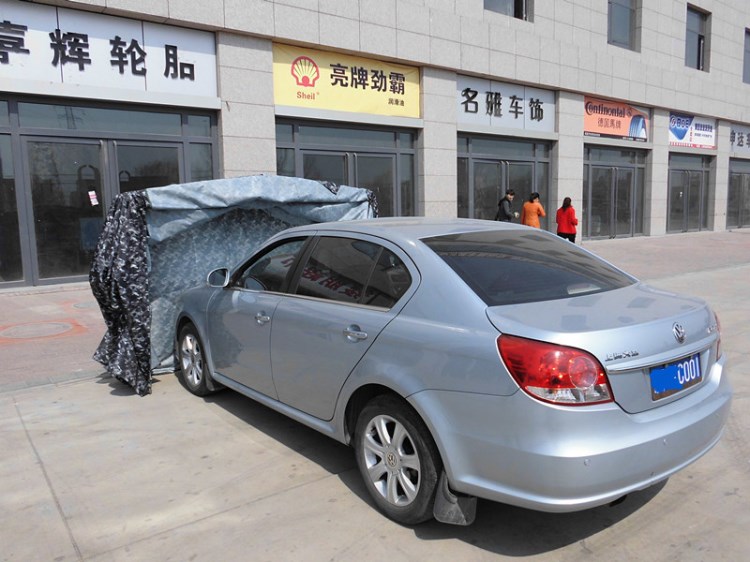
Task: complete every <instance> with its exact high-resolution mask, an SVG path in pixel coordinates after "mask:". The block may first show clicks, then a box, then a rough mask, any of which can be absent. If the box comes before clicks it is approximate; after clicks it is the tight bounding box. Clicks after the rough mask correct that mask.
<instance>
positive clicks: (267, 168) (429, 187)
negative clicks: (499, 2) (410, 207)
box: [41, 0, 750, 235]
mask: <svg viewBox="0 0 750 562" xmlns="http://www.w3.org/2000/svg"><path fill="white" fill-rule="evenodd" d="M41 3H49V4H55V5H58V6H63V7H67V8H74V9H81V10H90V11H97V12H102V13H105V14H109V15H117V16H123V17H127V18H131V19H139V20H147V21H154V22H158V23H164V24H169V25H175V26H182V27H189V28H195V29H200V30H204V31H210V32H213V33H215V37H216V45H217V50H216V53H217V65H218V95H219V97H220V99H221V109H220V110H219V114H218V126H219V153H220V159H221V162H220V166H219V169H220V172H221V174H222V175H224V176H237V175H244V174H255V173H275V172H276V155H275V146H276V141H275V117H276V115H277V112H276V108H275V105H274V96H273V82H272V77H273V64H272V63H273V60H272V47H273V45H274V43H286V44H292V45H298V46H302V47H308V48H315V49H321V50H330V51H335V52H341V53H346V54H353V55H357V56H361V57H367V58H370V59H379V60H385V61H389V62H395V63H399V64H404V65H409V66H415V67H419V68H420V71H421V119H420V120H419V125H420V126H419V127H417V132H418V150H419V153H418V163H419V171H418V174H417V190H418V193H417V202H418V203H417V204H418V206H417V212H418V213H419V214H425V215H440V216H451V215H455V214H456V135H457V133H458V132H460V130H461V127H460V125H459V124H458V122H457V116H456V113H457V103H456V84H457V76H458V75H471V76H478V77H483V78H489V79H493V80H498V81H503V82H512V83H522V84H525V85H529V86H534V87H538V88H544V89H549V90H553V91H555V92H556V93H557V100H558V101H557V115H556V132H555V134H554V135H552V138H551V139H548V140H550V141H551V142H552V166H551V170H550V177H551V182H550V183H551V186H550V197H549V205H550V206H552V205H553V204H558V203H559V202H560V201H561V200H562V198H563V197H564V196H565V195H571V196H572V197H573V200H574V203H575V204H580V201H581V197H582V193H583V191H582V181H583V152H584V145H585V144H586V143H587V142H591V141H590V139H587V137H584V136H583V134H582V129H583V100H584V96H585V95H589V96H595V97H601V98H609V99H613V100H620V101H623V102H625V103H628V104H633V105H637V106H642V107H646V108H649V109H650V110H651V119H652V127H651V134H650V138H649V142H648V143H646V144H645V145H642V146H639V147H638V148H642V149H645V150H647V151H648V160H647V166H646V182H645V186H646V187H645V194H646V201H647V203H646V205H645V206H644V209H643V212H644V218H645V226H644V234H647V235H648V234H651V235H654V234H662V233H664V232H665V228H666V226H665V223H666V214H667V183H668V160H669V154H670V150H671V149H670V147H669V144H668V139H667V129H668V121H669V114H670V111H674V112H684V113H688V114H695V115H699V116H704V117H709V118H713V119H716V120H717V127H718V135H717V148H716V149H715V150H703V151H701V150H694V151H692V152H693V153H695V154H704V155H708V156H710V157H712V159H713V160H712V161H713V163H714V164H713V167H712V170H711V182H712V193H711V203H710V217H709V228H710V229H714V230H722V229H724V228H725V224H726V220H725V219H726V204H727V177H728V170H729V159H730V157H731V156H732V154H731V146H730V145H729V143H728V130H729V127H730V123H739V124H744V123H750V84H745V83H743V81H742V70H743V62H744V56H745V55H744V51H743V49H744V45H743V41H744V36H745V28H746V27H749V26H750V4H748V3H747V2H745V1H744V0H728V1H719V0H699V1H698V2H697V3H693V5H695V6H696V7H699V8H700V9H701V10H705V11H706V12H708V13H710V14H711V16H710V17H711V20H710V36H709V42H708V44H707V45H708V47H707V50H708V53H709V65H710V68H709V71H707V72H703V71H699V70H695V69H693V68H688V67H686V66H685V62H684V56H685V55H684V53H685V26H686V8H687V4H686V3H685V2H682V1H677V0H667V1H658V2H657V1H655V0H654V1H649V0H642V1H640V2H637V3H636V5H637V6H638V8H639V17H638V26H637V30H636V31H637V33H636V36H637V39H636V50H628V49H624V48H620V47H616V46H613V45H609V44H608V42H607V2H602V1H594V0H573V1H565V2H547V1H542V0H535V1H533V2H528V4H529V6H530V7H531V18H530V20H531V21H523V20H521V19H516V18H513V17H509V16H505V15H502V14H499V13H494V12H491V11H487V10H485V9H484V2H483V0H398V1H397V0H276V1H265V0H81V1H59V2H52V1H50V2H44V1H43V2H41ZM326 117H330V116H326ZM337 118H339V119H342V120H346V119H348V118H351V119H352V120H353V121H355V122H356V121H362V120H363V119H364V118H363V116H362V115H354V116H350V117H348V116H347V114H346V113H344V112H342V113H341V115H339V116H338V117H337ZM372 123H374V124H384V123H385V124H394V125H398V120H383V119H377V118H376V119H373V120H372ZM510 134H511V135H513V134H517V133H510ZM596 142H597V143H599V144H601V145H604V146H615V147H616V146H625V143H624V142H623V141H618V140H602V139H597V140H596Z"/></svg>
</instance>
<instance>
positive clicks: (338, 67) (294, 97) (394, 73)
mask: <svg viewBox="0 0 750 562" xmlns="http://www.w3.org/2000/svg"><path fill="white" fill-rule="evenodd" d="M273 92H274V93H273V95H274V103H276V105H286V106H293V107H305V108H311V109H326V110H334V111H348V112H356V113H369V114H375V115H388V116H394V117H416V118H418V117H419V116H420V111H419V69H418V68H412V67H408V66H401V65H396V64H390V63H385V62H380V61H376V60H372V59H363V58H360V57H352V56H348V55H341V54H337V53H328V52H325V51H316V50H312V49H302V48H299V47H291V46H288V45H274V47H273Z"/></svg>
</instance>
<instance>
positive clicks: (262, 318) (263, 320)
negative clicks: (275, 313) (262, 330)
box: [255, 311, 271, 326]
mask: <svg viewBox="0 0 750 562" xmlns="http://www.w3.org/2000/svg"><path fill="white" fill-rule="evenodd" d="M255 321H256V322H257V323H258V324H260V325H261V326H262V325H263V324H268V323H269V322H270V321H271V317H270V316H269V315H268V314H266V313H265V311H263V312H258V313H257V314H256V315H255Z"/></svg>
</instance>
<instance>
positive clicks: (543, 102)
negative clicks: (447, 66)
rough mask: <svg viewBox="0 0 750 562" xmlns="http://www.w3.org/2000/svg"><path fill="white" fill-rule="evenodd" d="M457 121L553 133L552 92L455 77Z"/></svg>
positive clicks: (553, 99)
mask: <svg viewBox="0 0 750 562" xmlns="http://www.w3.org/2000/svg"><path fill="white" fill-rule="evenodd" d="M457 86H458V87H457V99H458V122H459V123H467V124H472V125H483V126H486V127H493V128H496V127H502V128H508V129H524V130H528V131H544V132H550V133H551V132H554V130H555V93H554V92H551V91H549V90H541V89H539V88H529V87H526V86H521V85H519V84H506V83H504V82H495V81H493V80H485V79H482V78H472V77H469V76H459V77H458V81H457Z"/></svg>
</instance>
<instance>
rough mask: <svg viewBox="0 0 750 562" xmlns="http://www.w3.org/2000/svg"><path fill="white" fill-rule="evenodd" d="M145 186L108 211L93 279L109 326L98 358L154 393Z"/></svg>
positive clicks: (119, 375) (112, 371) (138, 388)
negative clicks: (151, 361) (152, 387)
mask: <svg viewBox="0 0 750 562" xmlns="http://www.w3.org/2000/svg"><path fill="white" fill-rule="evenodd" d="M147 208H148V199H147V198H146V196H145V194H144V193H143V192H141V191H133V192H129V193H123V194H121V195H119V196H118V197H117V198H116V200H115V201H114V203H113V204H112V206H111V207H110V208H109V211H108V213H107V219H106V221H105V222H104V229H103V230H102V233H101V235H100V236H99V241H98V243H97V246H96V249H95V250H94V259H93V263H92V265H91V271H90V273H89V284H90V285H91V291H92V292H93V294H94V297H95V298H96V300H97V302H98V303H99V308H100V310H101V311H102V316H104V323H105V325H106V326H107V331H106V333H105V334H104V337H103V338H102V341H101V343H100V344H99V347H98V348H97V349H96V351H95V352H94V359H95V360H96V361H99V362H100V363H102V364H103V365H106V367H107V371H108V372H109V374H110V375H112V376H113V377H116V378H117V379H119V380H121V381H122V382H124V383H126V384H129V385H130V386H132V387H133V388H134V389H135V391H136V392H137V393H138V394H139V395H141V396H143V395H144V394H148V393H150V392H151V365H150V355H151V342H150V338H149V329H150V326H151V309H150V307H149V306H148V294H149V276H148V272H149V267H148V247H147V246H148V230H147V226H146V210H147Z"/></svg>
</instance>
